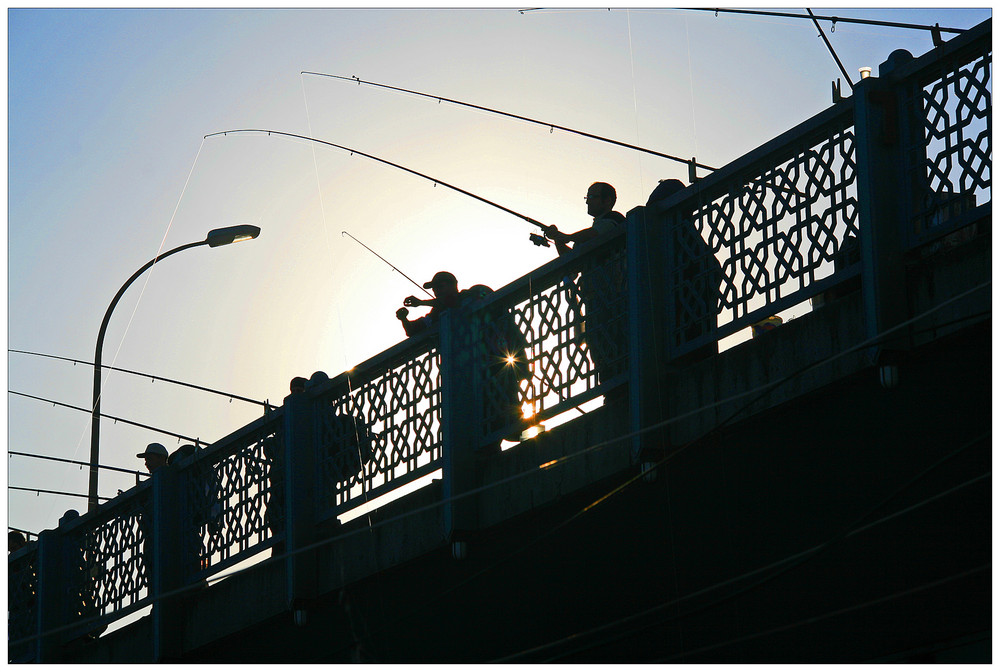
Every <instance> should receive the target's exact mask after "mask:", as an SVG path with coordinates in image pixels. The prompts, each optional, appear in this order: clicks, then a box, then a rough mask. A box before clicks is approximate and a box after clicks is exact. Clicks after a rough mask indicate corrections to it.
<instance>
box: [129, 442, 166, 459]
mask: <svg viewBox="0 0 1000 672" xmlns="http://www.w3.org/2000/svg"><path fill="white" fill-rule="evenodd" d="M147 455H161V456H163V457H166V456H167V449H166V448H164V447H163V444H162V443H151V444H149V445H148V446H146V450H145V451H144V452H141V453H137V454H136V457H146V456H147Z"/></svg>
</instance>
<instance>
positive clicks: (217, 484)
mask: <svg viewBox="0 0 1000 672" xmlns="http://www.w3.org/2000/svg"><path fill="white" fill-rule="evenodd" d="M281 435H282V433H281V422H280V419H279V420H277V421H275V422H273V423H271V424H270V425H268V426H267V427H266V428H265V429H263V430H261V431H260V432H257V433H254V434H252V435H250V436H248V437H246V439H245V440H244V441H243V442H242V444H243V445H242V446H240V447H238V448H237V447H235V446H230V447H228V448H227V449H226V450H225V451H220V452H218V453H212V454H209V455H206V456H205V457H204V458H203V459H197V460H195V461H194V462H193V463H192V464H190V465H187V466H186V468H185V470H184V472H183V474H182V478H183V486H182V487H183V491H184V497H183V499H184V507H185V510H186V514H185V516H184V520H183V523H182V527H181V551H182V557H183V559H184V563H185V568H186V571H185V575H187V576H190V575H191V573H194V572H206V571H210V573H211V572H215V571H219V570H220V569H222V568H223V567H226V566H228V565H230V564H232V563H233V562H234V561H235V560H238V559H239V558H242V557H245V556H247V555H249V554H252V553H251V551H252V549H253V548H254V547H255V546H259V545H262V544H263V543H264V542H266V541H268V540H270V539H271V538H272V537H274V536H276V535H277V534H280V533H281V531H282V530H283V526H282V523H283V521H284V515H283V507H284V501H283V497H282V496H276V495H279V494H280V493H276V492H274V491H275V490H280V491H282V492H283V490H284V481H283V479H284V475H283V474H282V473H281V468H280V463H281V461H282V460H283V455H282V451H281ZM276 464H277V465H278V466H276Z"/></svg>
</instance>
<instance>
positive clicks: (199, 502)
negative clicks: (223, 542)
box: [167, 443, 222, 569]
mask: <svg viewBox="0 0 1000 672" xmlns="http://www.w3.org/2000/svg"><path fill="white" fill-rule="evenodd" d="M196 452H197V448H196V447H195V446H193V445H191V444H190V443H188V444H185V445H183V446H181V447H180V448H178V449H177V450H175V451H174V452H172V453H171V454H170V457H168V458H167V464H168V465H169V466H171V467H174V466H175V465H177V464H178V463H179V462H180V461H181V460H182V459H185V458H188V457H190V456H192V455H194V454H195V453H196ZM190 468H191V469H192V470H193V472H192V474H191V476H190V478H193V479H196V480H197V481H198V482H199V485H200V487H197V488H194V489H192V490H189V493H191V494H193V495H194V497H195V501H193V502H192V503H191V504H192V506H191V509H190V510H191V511H192V512H193V514H194V518H193V520H191V522H190V525H188V526H186V527H188V529H189V533H188V534H185V535H184V540H185V542H186V544H187V547H186V548H185V552H186V553H187V554H188V556H189V561H190V562H191V563H193V564H197V565H198V566H199V567H200V568H201V569H205V568H206V567H207V566H208V560H207V559H203V560H201V562H198V558H199V556H200V554H201V547H202V535H203V530H202V528H205V529H206V530H207V534H208V536H209V537H213V536H215V535H217V534H218V533H219V532H220V531H221V527H222V502H221V500H220V490H221V489H222V486H221V484H220V483H219V477H218V475H217V474H216V473H215V469H213V468H212V465H210V464H204V463H199V462H195V464H194V465H193V466H192V467H190Z"/></svg>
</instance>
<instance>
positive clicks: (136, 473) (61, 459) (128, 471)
mask: <svg viewBox="0 0 1000 672" xmlns="http://www.w3.org/2000/svg"><path fill="white" fill-rule="evenodd" d="M7 454H8V455H19V456H21V457H35V458H38V459H40V460H52V461H53V462H68V463H69V464H78V465H80V466H81V467H89V466H90V462H81V461H80V460H69V459H66V458H65V457H52V456H50V455H36V454H34V453H19V452H17V451H16V450H8V451H7ZM97 468H98V469H107V470H108V471H120V472H122V473H124V474H131V475H133V476H135V477H136V480H138V478H139V476H144V475H145V474H144V473H143V472H141V471H136V470H135V469H124V468H122V467H109V466H107V465H104V464H99V465H97Z"/></svg>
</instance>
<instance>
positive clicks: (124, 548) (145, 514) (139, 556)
mask: <svg viewBox="0 0 1000 672" xmlns="http://www.w3.org/2000/svg"><path fill="white" fill-rule="evenodd" d="M152 506H153V490H152V487H150V486H145V487H143V488H142V489H140V490H139V491H137V492H136V493H135V494H134V495H133V496H132V497H130V499H129V500H127V501H126V502H123V503H122V505H120V506H118V507H115V508H114V509H113V510H112V511H111V512H109V514H110V516H109V518H107V519H105V520H102V521H100V522H98V523H97V524H96V525H95V526H93V527H91V528H89V529H88V530H87V531H82V532H81V534H82V538H81V539H78V540H77V542H76V543H77V546H79V547H81V548H86V549H88V553H92V554H93V555H92V557H93V562H90V563H88V568H87V571H86V572H85V573H84V574H83V575H80V576H79V578H80V579H81V580H82V581H92V582H93V584H92V586H79V587H78V590H79V592H81V593H87V592H91V591H92V592H93V595H94V608H95V609H96V610H98V611H100V612H101V613H103V614H111V613H114V612H116V611H120V610H122V609H125V608H127V607H130V606H133V605H135V604H137V603H139V602H140V601H141V600H143V599H145V598H146V597H147V595H148V593H149V581H150V572H149V569H150V563H149V559H148V558H147V553H152V544H151V542H150V540H151V538H152V531H153V509H152Z"/></svg>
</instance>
